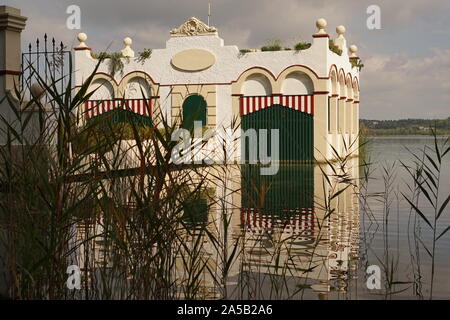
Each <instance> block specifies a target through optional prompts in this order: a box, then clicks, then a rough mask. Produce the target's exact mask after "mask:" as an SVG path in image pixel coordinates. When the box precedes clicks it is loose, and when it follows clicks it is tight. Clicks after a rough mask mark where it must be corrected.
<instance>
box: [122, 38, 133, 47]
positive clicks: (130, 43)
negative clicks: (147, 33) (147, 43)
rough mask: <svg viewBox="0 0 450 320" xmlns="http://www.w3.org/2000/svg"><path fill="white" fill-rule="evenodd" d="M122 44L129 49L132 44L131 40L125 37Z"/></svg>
mask: <svg viewBox="0 0 450 320" xmlns="http://www.w3.org/2000/svg"><path fill="white" fill-rule="evenodd" d="M123 44H124V45H126V46H127V47H129V46H131V45H132V44H133V40H131V38H129V37H126V38H125V39H123Z"/></svg>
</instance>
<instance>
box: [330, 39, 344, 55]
mask: <svg viewBox="0 0 450 320" xmlns="http://www.w3.org/2000/svg"><path fill="white" fill-rule="evenodd" d="M328 47H329V48H330V50H331V51H332V52H334V53H336V54H337V55H338V56H342V50H341V49H340V48H339V47H338V46H337V45H335V44H334V41H333V40H330V41H329V42H328Z"/></svg>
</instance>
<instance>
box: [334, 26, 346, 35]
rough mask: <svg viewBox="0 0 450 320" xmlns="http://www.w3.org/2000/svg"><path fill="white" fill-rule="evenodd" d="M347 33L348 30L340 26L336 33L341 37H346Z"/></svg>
mask: <svg viewBox="0 0 450 320" xmlns="http://www.w3.org/2000/svg"><path fill="white" fill-rule="evenodd" d="M345 31H346V29H345V27H344V26H338V27H337V28H336V33H337V34H338V35H340V36H342V35H344V33H345Z"/></svg>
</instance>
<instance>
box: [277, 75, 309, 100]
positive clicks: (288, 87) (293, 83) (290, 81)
mask: <svg viewBox="0 0 450 320" xmlns="http://www.w3.org/2000/svg"><path fill="white" fill-rule="evenodd" d="M282 92H283V94H285V95H308V94H313V92H314V84H313V82H312V80H311V78H310V77H308V75H307V74H305V73H303V72H293V73H291V74H289V75H288V76H287V77H286V79H284V81H283V88H282Z"/></svg>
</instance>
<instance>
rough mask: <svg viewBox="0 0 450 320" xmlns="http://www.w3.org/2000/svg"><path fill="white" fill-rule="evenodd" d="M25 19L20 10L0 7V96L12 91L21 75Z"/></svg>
mask: <svg viewBox="0 0 450 320" xmlns="http://www.w3.org/2000/svg"><path fill="white" fill-rule="evenodd" d="M26 20H27V18H26V17H23V16H21V15H20V10H19V9H16V8H12V7H8V6H0V52H1V53H2V54H1V55H0V96H2V97H3V96H4V94H5V93H7V92H8V91H10V90H13V89H14V82H16V83H18V80H19V75H20V73H21V67H20V65H21V43H20V34H21V32H22V30H23V29H25V22H26Z"/></svg>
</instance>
